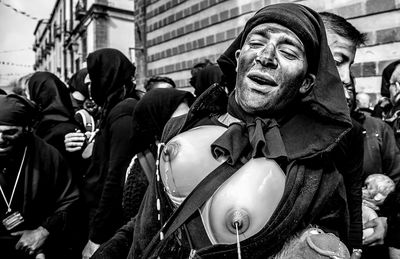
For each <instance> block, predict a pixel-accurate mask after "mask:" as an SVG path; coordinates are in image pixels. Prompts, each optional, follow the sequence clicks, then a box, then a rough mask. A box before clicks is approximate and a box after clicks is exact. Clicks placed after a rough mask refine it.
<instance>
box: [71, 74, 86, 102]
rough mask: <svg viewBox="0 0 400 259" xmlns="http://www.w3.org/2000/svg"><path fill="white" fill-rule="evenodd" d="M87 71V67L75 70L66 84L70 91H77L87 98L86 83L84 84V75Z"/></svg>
mask: <svg viewBox="0 0 400 259" xmlns="http://www.w3.org/2000/svg"><path fill="white" fill-rule="evenodd" d="M87 73H88V70H87V68H83V69H81V70H79V71H78V72H76V73H75V74H74V75H73V76H72V77H71V79H69V81H68V86H69V91H70V92H71V93H73V92H75V91H78V92H80V93H81V94H82V95H83V96H85V98H89V89H88V87H87V84H85V77H86V75H87Z"/></svg>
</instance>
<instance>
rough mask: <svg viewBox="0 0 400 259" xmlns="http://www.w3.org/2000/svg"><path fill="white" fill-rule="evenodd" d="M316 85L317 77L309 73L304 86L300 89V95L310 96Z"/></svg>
mask: <svg viewBox="0 0 400 259" xmlns="http://www.w3.org/2000/svg"><path fill="white" fill-rule="evenodd" d="M314 84H315V75H314V74H310V73H307V75H306V77H305V78H304V81H303V84H302V85H301V87H300V89H299V92H300V94H302V95H306V94H308V93H309V92H310V91H311V89H312V88H313V87H314Z"/></svg>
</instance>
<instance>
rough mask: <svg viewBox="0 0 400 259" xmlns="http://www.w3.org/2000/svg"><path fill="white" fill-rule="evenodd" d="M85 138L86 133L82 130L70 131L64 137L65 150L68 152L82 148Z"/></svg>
mask: <svg viewBox="0 0 400 259" xmlns="http://www.w3.org/2000/svg"><path fill="white" fill-rule="evenodd" d="M85 140H86V137H85V134H83V133H82V132H80V131H78V132H71V133H68V134H66V135H65V138H64V143H65V150H67V151H68V152H75V151H78V150H81V149H82V146H83V144H84V143H85Z"/></svg>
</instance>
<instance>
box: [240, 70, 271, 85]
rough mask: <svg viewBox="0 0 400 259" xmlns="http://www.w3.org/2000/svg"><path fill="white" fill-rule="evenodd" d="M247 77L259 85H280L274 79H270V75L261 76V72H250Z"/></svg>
mask: <svg viewBox="0 0 400 259" xmlns="http://www.w3.org/2000/svg"><path fill="white" fill-rule="evenodd" d="M247 77H248V78H249V79H250V80H252V81H254V82H255V83H257V84H259V85H269V86H277V85H278V84H277V83H276V82H275V80H274V79H273V78H272V77H270V76H269V75H265V74H261V73H259V72H250V73H249V74H248V75H247Z"/></svg>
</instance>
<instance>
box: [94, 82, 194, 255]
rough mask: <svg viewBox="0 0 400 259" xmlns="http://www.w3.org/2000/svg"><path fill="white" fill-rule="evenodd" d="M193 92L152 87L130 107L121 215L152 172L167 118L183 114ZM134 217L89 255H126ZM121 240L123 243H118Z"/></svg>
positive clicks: (131, 208) (130, 213)
mask: <svg viewBox="0 0 400 259" xmlns="http://www.w3.org/2000/svg"><path fill="white" fill-rule="evenodd" d="M193 101H194V96H193V95H192V94H191V93H189V92H186V91H181V90H177V89H172V88H171V89H167V88H161V89H154V90H151V91H150V92H148V93H146V94H145V95H144V97H143V98H142V99H141V100H140V101H139V102H138V103H137V105H136V108H135V111H134V121H133V125H134V126H133V128H134V133H133V139H134V143H135V144H134V150H135V151H134V153H135V154H136V156H135V157H134V158H133V159H132V162H131V165H130V167H129V175H128V178H127V182H126V184H125V189H124V200H123V207H124V213H125V216H126V217H128V218H129V219H133V217H134V216H135V215H136V213H137V211H138V209H139V205H140V202H141V200H142V197H143V195H144V192H145V191H146V190H145V188H146V187H147V185H148V182H149V181H151V180H152V179H153V176H154V173H155V166H156V165H155V157H156V154H157V143H158V142H159V141H160V139H161V135H162V132H163V129H164V126H165V124H166V123H167V121H168V120H169V119H170V118H171V117H172V118H174V117H177V116H180V115H183V114H186V113H187V111H188V110H189V106H190V105H191V104H192V103H193ZM134 223H135V221H134V220H133V221H130V222H129V223H128V224H126V225H125V226H124V227H122V228H121V229H120V230H118V231H117V233H115V235H114V236H113V238H111V239H110V240H109V241H107V242H106V243H105V244H103V245H102V246H101V247H100V248H99V249H98V250H97V252H96V253H95V254H94V255H93V257H92V258H126V255H127V253H128V251H127V249H129V247H128V246H127V245H126V244H128V245H129V242H128V241H127V240H130V238H131V237H132V234H133V229H132V227H133V225H134ZM121 244H124V245H122V246H121Z"/></svg>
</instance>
